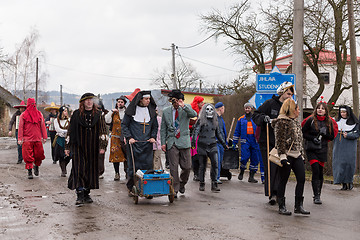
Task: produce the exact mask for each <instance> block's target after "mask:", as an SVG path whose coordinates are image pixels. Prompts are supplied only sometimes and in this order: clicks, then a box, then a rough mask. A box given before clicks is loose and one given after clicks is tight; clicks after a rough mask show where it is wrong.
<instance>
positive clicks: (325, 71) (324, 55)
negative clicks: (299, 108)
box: [265, 50, 360, 108]
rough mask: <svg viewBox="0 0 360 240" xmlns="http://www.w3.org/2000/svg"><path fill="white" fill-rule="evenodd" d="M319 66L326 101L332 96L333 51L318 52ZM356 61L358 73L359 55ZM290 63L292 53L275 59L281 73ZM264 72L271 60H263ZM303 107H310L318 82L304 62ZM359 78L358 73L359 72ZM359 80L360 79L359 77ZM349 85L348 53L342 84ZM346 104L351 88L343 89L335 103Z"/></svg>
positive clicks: (334, 63)
mask: <svg viewBox="0 0 360 240" xmlns="http://www.w3.org/2000/svg"><path fill="white" fill-rule="evenodd" d="M319 62H320V65H319V68H320V74H322V75H323V76H324V79H325V89H324V92H323V93H322V96H323V97H324V101H326V102H327V101H328V100H329V99H330V97H331V96H332V93H333V89H334V83H335V78H336V56H335V52H332V51H328V50H323V51H322V52H320V57H319ZM357 62H358V72H359V73H360V57H357ZM291 64H292V54H290V55H287V56H284V57H279V58H277V59H276V62H275V65H276V66H277V67H278V68H279V70H280V71H281V72H282V73H285V71H286V70H287V69H288V68H289V67H290V66H291ZM265 70H266V73H270V71H271V70H272V66H271V61H267V62H265ZM303 76H304V103H303V107H304V108H312V106H311V103H310V98H311V97H312V96H314V94H315V92H316V91H317V90H318V87H319V83H318V79H317V77H316V76H315V74H314V73H313V72H312V70H311V69H310V67H309V66H308V65H307V64H306V63H305V62H304V74H303ZM359 78H360V74H359ZM359 80H360V79H359ZM349 85H351V67H350V55H348V60H347V63H346V67H345V74H344V77H343V84H342V86H349ZM341 104H347V105H350V106H352V89H351V88H350V89H347V90H345V91H343V93H342V94H341V95H340V97H339V99H338V100H337V102H336V105H341Z"/></svg>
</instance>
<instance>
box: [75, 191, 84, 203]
mask: <svg viewBox="0 0 360 240" xmlns="http://www.w3.org/2000/svg"><path fill="white" fill-rule="evenodd" d="M76 195H77V199H76V202H75V205H82V204H84V203H85V201H84V198H85V193H84V190H79V191H78V190H76Z"/></svg>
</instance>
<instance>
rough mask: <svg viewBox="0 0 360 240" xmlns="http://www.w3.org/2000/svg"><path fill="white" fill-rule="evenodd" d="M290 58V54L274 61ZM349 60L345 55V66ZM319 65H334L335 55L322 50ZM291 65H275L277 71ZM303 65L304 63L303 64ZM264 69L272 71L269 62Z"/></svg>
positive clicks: (358, 59) (359, 59) (358, 60)
mask: <svg viewBox="0 0 360 240" xmlns="http://www.w3.org/2000/svg"><path fill="white" fill-rule="evenodd" d="M307 52H308V51H307ZM291 57H292V54H290V55H286V56H283V57H279V58H277V59H276V61H280V60H283V59H286V58H289V60H290V58H291ZM356 58H357V62H358V63H360V57H356ZM350 62H351V60H350V55H347V62H346V64H350ZM319 63H321V64H333V65H335V64H336V53H335V52H333V51H329V50H322V51H321V52H320V56H319ZM291 64H292V62H290V61H289V63H288V64H275V65H276V66H277V67H278V68H279V69H286V68H287V67H289V66H290V65H291ZM304 64H305V62H304ZM265 69H272V67H271V61H267V62H265Z"/></svg>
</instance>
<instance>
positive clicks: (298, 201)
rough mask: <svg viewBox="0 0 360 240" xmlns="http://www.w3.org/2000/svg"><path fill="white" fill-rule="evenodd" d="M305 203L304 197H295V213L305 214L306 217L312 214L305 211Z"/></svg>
mask: <svg viewBox="0 0 360 240" xmlns="http://www.w3.org/2000/svg"><path fill="white" fill-rule="evenodd" d="M303 203H304V197H296V196H295V207H294V213H300V214H305V215H308V214H310V212H309V211H306V210H305V209H304V207H303Z"/></svg>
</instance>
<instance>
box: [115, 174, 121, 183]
mask: <svg viewBox="0 0 360 240" xmlns="http://www.w3.org/2000/svg"><path fill="white" fill-rule="evenodd" d="M119 180H120V174H119V173H115V177H114V181H119Z"/></svg>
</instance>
